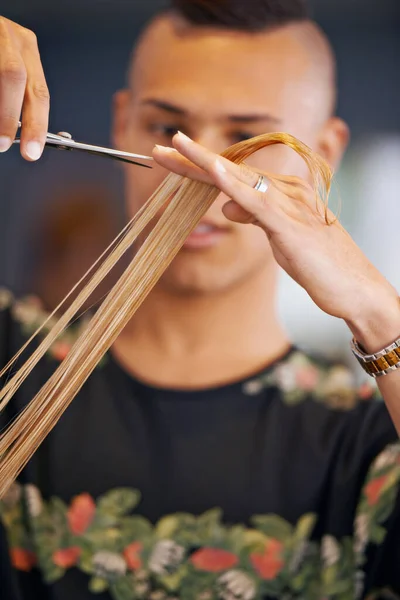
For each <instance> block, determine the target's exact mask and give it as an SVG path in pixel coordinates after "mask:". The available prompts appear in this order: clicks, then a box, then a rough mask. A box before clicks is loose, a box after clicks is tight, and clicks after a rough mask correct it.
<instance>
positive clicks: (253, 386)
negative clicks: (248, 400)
mask: <svg viewBox="0 0 400 600" xmlns="http://www.w3.org/2000/svg"><path fill="white" fill-rule="evenodd" d="M263 389H264V385H263V382H262V380H261V379H251V380H250V381H246V383H244V384H243V393H244V394H246V395H247V396H257V394H259V393H260V392H262V390H263Z"/></svg>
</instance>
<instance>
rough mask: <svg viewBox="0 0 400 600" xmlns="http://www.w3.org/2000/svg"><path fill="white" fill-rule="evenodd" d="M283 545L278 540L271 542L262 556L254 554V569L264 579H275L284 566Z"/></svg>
mask: <svg viewBox="0 0 400 600" xmlns="http://www.w3.org/2000/svg"><path fill="white" fill-rule="evenodd" d="M282 549H283V544H282V543H281V542H279V541H278V540H270V541H269V542H267V543H266V545H265V550H264V552H263V553H262V554H261V553H259V552H254V553H253V554H251V556H250V559H251V562H252V564H253V567H254V568H255V570H256V571H257V573H258V574H259V575H260V577H262V579H268V580H271V579H275V577H276V576H277V575H278V574H279V573H280V571H281V570H282V568H283V566H284V562H283V559H282Z"/></svg>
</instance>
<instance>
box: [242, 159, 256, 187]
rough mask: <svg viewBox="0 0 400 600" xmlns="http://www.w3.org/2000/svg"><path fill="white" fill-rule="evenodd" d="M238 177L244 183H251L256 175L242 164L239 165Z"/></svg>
mask: <svg viewBox="0 0 400 600" xmlns="http://www.w3.org/2000/svg"><path fill="white" fill-rule="evenodd" d="M239 176H240V178H241V180H242V181H244V182H246V183H249V182H250V183H253V181H254V179H255V177H256V176H257V175H256V173H255V172H254V171H253V170H252V169H251V168H250V167H249V166H248V165H247V164H246V163H244V162H242V163H240V164H239Z"/></svg>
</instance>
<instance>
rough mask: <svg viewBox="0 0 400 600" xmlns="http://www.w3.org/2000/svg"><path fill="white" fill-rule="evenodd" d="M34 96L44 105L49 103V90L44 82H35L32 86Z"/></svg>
mask: <svg viewBox="0 0 400 600" xmlns="http://www.w3.org/2000/svg"><path fill="white" fill-rule="evenodd" d="M32 96H33V97H34V98H36V100H39V101H40V102H43V103H46V104H47V103H48V102H49V101H50V93H49V88H48V87H47V85H46V83H44V82H35V83H34V84H33V85H32Z"/></svg>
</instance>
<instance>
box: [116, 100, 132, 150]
mask: <svg viewBox="0 0 400 600" xmlns="http://www.w3.org/2000/svg"><path fill="white" fill-rule="evenodd" d="M130 99H131V95H130V91H129V90H119V91H118V92H115V94H114V96H113V103H112V134H111V135H112V144H113V146H114V147H115V148H116V149H117V150H123V149H125V150H126V148H127V147H128V145H127V143H126V142H127V140H126V136H127V134H128V120H129V103H130Z"/></svg>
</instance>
